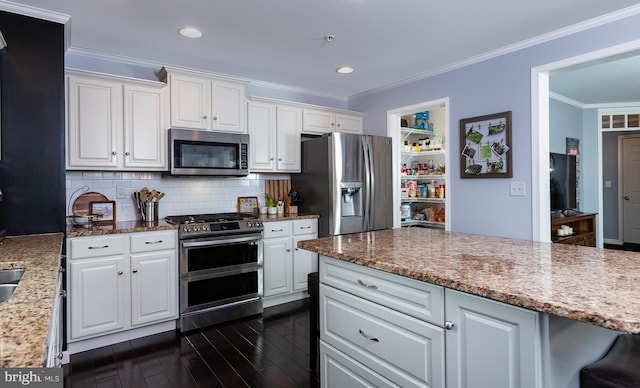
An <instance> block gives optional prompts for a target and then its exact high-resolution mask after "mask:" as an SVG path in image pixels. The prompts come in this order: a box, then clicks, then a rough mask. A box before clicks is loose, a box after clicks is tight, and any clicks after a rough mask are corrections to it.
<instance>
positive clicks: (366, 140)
mask: <svg viewBox="0 0 640 388" xmlns="http://www.w3.org/2000/svg"><path fill="white" fill-rule="evenodd" d="M361 139H362V153H363V154H364V155H363V156H364V180H365V195H364V197H365V202H364V218H363V220H362V223H363V229H362V230H363V231H369V230H370V229H371V225H370V224H371V220H370V217H371V210H372V209H373V206H374V204H373V200H372V197H373V196H372V195H371V194H372V193H371V190H372V188H373V184H374V182H373V179H374V177H373V171H372V170H371V138H370V137H369V136H366V135H364V136H362V138H361Z"/></svg>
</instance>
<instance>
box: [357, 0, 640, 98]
mask: <svg viewBox="0 0 640 388" xmlns="http://www.w3.org/2000/svg"><path fill="white" fill-rule="evenodd" d="M637 14H640V4H636V5H632V6H630V7H627V8H623V9H621V10H618V11H615V12H611V13H608V14H605V15H601V16H598V17H595V18H593V19H589V20H586V21H584V22H581V23H576V24H574V25H571V26H568V27H565V28H561V29H558V30H555V31H552V32H549V33H547V34H543V35H539V36H536V37H534V38H531V39H526V40H523V41H520V42H518V43H515V44H512V45H508V46H505V47H502V48H499V49H497V50H493V51H487V52H486V53H483V54H480V55H477V56H475V57H470V58H467V59H464V60H462V61H459V62H454V63H452V64H450V65H446V66H442V67H439V68H436V69H434V70H431V71H428V72H425V73H420V74H417V75H415V76H413V77H409V78H407V79H404V80H402V81H398V82H394V83H392V84H389V85H385V86H381V87H379V88H375V89H371V90H368V91H365V92H362V93H357V94H354V95H351V96H349V99H352V98H359V97H364V96H367V95H370V94H376V93H379V92H382V91H385V90H389V89H393V88H396V87H398V86H403V85H407V84H410V83H413V82H416V81H420V80H423V79H427V78H431V77H435V76H436V75H439V74H443V73H447V72H449V71H452V70H457V69H461V68H463V67H466V66H470V65H473V64H476V63H480V62H484V61H487V60H489V59H493V58H497V57H500V56H503V55H506V54H511V53H514V52H516V51H519V50H522V49H525V48H529V47H533V46H536V45H539V44H542V43H546V42H550V41H552V40H555V39H559V38H563V37H566V36H569V35H572V34H575V33H578V32H581V31H586V30H589V29H592V28H595V27H599V26H602V25H604V24H607V23H611V22H614V21H617V20H622V19H626V18H628V17H631V16H634V15H637Z"/></svg>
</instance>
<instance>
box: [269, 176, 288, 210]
mask: <svg viewBox="0 0 640 388" xmlns="http://www.w3.org/2000/svg"><path fill="white" fill-rule="evenodd" d="M264 182H265V188H264V192H265V194H271V196H272V197H273V198H274V199H275V200H276V202H277V201H278V198H280V199H282V200H283V201H284V212H285V213H289V201H290V198H289V190H291V181H290V180H285V179H281V180H265V181H264Z"/></svg>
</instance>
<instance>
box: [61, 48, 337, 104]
mask: <svg viewBox="0 0 640 388" xmlns="http://www.w3.org/2000/svg"><path fill="white" fill-rule="evenodd" d="M67 54H69V55H75V56H78V57H84V58H91V59H97V60H101V61H109V62H115V63H125V64H128V65H133V66H141V67H146V68H150V69H154V71H156V72H157V73H158V74H159V73H160V71H161V69H162V68H163V67H164V68H171V69H174V70H183V71H190V72H196V73H201V74H206V75H209V76H214V77H221V78H226V79H230V80H235V81H238V82H244V83H247V84H250V85H251V86H255V87H263V88H268V89H272V90H282V91H286V92H291V93H299V94H304V95H308V96H316V97H323V98H328V99H332V100H336V101H340V102H347V101H348V98H347V97H341V96H334V95H330V94H327V93H322V92H317V91H314V90H309V89H303V88H296V87H293V86H288V85H283V84H277V83H272V82H265V81H260V80H256V79H251V78H242V77H237V76H233V75H229V74H222V73H215V72H210V71H206V70H201V69H193V68H186V67H180V66H173V65H172V64H168V63H158V62H154V61H148V60H143V59H139V58H133V57H127V56H122V55H115V54H109V53H105V52H100V51H94V50H88V49H83V48H78V47H72V48H70V49H69V50H68V51H67ZM156 69H157V70H156Z"/></svg>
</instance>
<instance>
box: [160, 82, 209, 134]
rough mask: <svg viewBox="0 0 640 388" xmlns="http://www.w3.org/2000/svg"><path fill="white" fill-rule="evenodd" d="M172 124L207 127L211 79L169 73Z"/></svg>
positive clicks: (175, 125)
mask: <svg viewBox="0 0 640 388" xmlns="http://www.w3.org/2000/svg"><path fill="white" fill-rule="evenodd" d="M169 88H170V90H171V126H172V127H182V128H194V129H207V127H208V124H209V107H210V96H211V81H210V80H207V79H203V78H200V77H193V76H190V75H186V74H169Z"/></svg>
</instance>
